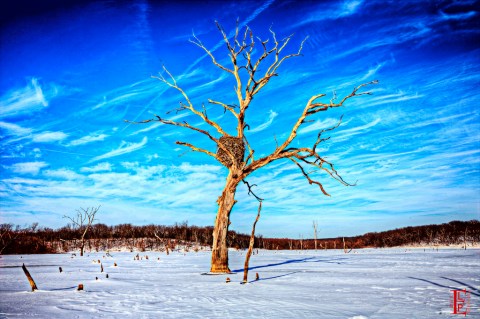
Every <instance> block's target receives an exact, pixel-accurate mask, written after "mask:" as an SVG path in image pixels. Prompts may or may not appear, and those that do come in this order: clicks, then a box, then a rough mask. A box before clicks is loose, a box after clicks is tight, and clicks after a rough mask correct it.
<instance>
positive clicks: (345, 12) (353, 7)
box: [292, 0, 363, 27]
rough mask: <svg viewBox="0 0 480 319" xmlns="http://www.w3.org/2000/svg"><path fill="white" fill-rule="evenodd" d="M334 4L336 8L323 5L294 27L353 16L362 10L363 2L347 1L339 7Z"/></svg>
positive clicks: (358, 0)
mask: <svg viewBox="0 0 480 319" xmlns="http://www.w3.org/2000/svg"><path fill="white" fill-rule="evenodd" d="M334 3H335V7H326V6H325V5H324V4H321V5H320V7H319V8H318V9H317V10H315V11H314V12H312V13H311V14H310V15H309V16H307V17H306V18H304V19H303V20H302V21H299V22H298V23H297V24H295V25H293V26H292V27H298V26H301V25H305V24H308V23H312V22H319V21H324V20H335V19H338V18H343V17H347V16H350V15H353V14H355V13H356V12H357V11H358V10H359V9H360V7H361V4H362V3H363V0H349V1H348V0H347V1H344V2H343V3H341V4H340V5H338V3H337V2H334Z"/></svg>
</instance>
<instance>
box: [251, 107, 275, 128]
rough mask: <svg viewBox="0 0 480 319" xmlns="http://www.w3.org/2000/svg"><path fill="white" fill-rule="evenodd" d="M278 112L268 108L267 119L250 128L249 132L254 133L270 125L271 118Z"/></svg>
mask: <svg viewBox="0 0 480 319" xmlns="http://www.w3.org/2000/svg"><path fill="white" fill-rule="evenodd" d="M277 115H278V113H276V112H274V111H272V110H270V112H269V113H268V120H267V121H266V122H265V123H262V124H260V125H259V126H257V127H255V128H254V129H251V130H250V131H249V132H250V133H256V132H260V131H263V130H265V129H266V128H268V127H269V126H270V125H272V123H273V120H274V119H275V118H276V117H277Z"/></svg>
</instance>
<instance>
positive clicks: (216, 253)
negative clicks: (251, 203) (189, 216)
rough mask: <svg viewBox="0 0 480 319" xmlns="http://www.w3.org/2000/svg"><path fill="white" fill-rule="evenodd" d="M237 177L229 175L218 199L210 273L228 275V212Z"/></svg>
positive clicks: (234, 201)
mask: <svg viewBox="0 0 480 319" xmlns="http://www.w3.org/2000/svg"><path fill="white" fill-rule="evenodd" d="M237 176H238V175H235V174H233V173H232V172H230V174H229V175H228V177H227V183H226V185H225V189H224V190H223V193H222V196H220V197H219V198H218V201H217V203H218V211H217V217H216V219H215V226H214V228H213V245H212V261H211V268H210V272H213V273H229V272H230V269H229V268H228V246H227V235H228V227H229V226H230V212H231V211H232V208H233V205H235V203H236V200H235V191H236V189H237V186H238V182H239V180H238V179H237Z"/></svg>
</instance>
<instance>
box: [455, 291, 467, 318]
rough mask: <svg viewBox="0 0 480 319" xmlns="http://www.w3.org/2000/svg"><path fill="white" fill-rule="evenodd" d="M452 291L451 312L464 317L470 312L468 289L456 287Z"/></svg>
mask: <svg viewBox="0 0 480 319" xmlns="http://www.w3.org/2000/svg"><path fill="white" fill-rule="evenodd" d="M451 291H452V294H453V296H452V300H451V301H452V304H451V305H452V310H453V312H452V314H454V315H464V316H465V317H466V316H467V314H468V313H469V312H470V291H468V290H467V289H463V290H460V289H456V290H451Z"/></svg>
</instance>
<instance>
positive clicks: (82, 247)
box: [80, 239, 85, 256]
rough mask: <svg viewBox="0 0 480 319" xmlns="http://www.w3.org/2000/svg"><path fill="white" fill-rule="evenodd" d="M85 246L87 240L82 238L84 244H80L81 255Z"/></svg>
mask: <svg viewBox="0 0 480 319" xmlns="http://www.w3.org/2000/svg"><path fill="white" fill-rule="evenodd" d="M84 248H85V241H84V240H83V239H82V244H81V246H80V256H83V249H84Z"/></svg>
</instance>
